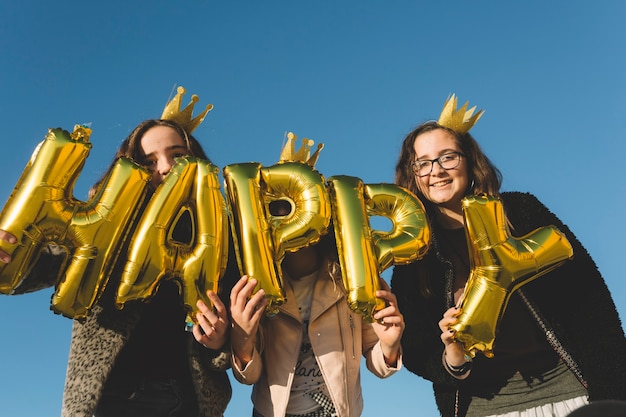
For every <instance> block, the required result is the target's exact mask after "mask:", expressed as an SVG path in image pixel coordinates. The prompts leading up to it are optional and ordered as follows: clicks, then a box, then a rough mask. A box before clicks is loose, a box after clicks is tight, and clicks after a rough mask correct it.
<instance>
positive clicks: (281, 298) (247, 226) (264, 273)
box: [223, 162, 285, 315]
mask: <svg viewBox="0 0 626 417" xmlns="http://www.w3.org/2000/svg"><path fill="white" fill-rule="evenodd" d="M223 173H224V183H225V188H226V193H227V196H228V199H227V200H228V205H229V209H230V210H229V213H230V222H231V228H232V233H231V234H232V238H233V240H234V243H235V251H236V254H237V263H238V265H239V270H240V271H241V273H242V274H244V275H248V277H252V278H254V279H256V280H257V281H258V286H257V288H256V290H255V291H258V290H259V289H261V288H263V290H264V291H265V296H266V298H267V301H268V303H267V307H266V312H267V314H270V315H271V314H276V313H277V312H278V306H280V305H281V304H283V303H284V302H285V293H284V291H283V286H282V282H281V281H280V276H279V273H278V269H277V265H276V264H275V262H274V253H275V250H274V245H273V239H272V234H271V232H270V230H269V229H270V226H269V223H268V221H267V216H266V214H265V204H264V202H263V199H262V198H261V195H262V192H261V164H258V163H255V162H250V163H243V164H232V165H227V166H225V167H224V170H223Z"/></svg>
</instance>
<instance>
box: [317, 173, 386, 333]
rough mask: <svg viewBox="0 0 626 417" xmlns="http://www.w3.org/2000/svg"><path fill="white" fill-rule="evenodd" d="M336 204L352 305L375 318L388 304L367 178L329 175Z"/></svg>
mask: <svg viewBox="0 0 626 417" xmlns="http://www.w3.org/2000/svg"><path fill="white" fill-rule="evenodd" d="M328 188H329V193H330V198H331V204H332V208H333V226H334V228H335V236H336V237H337V250H338V254H339V263H340V264H341V273H342V277H343V282H344V286H345V288H346V290H347V291H348V304H349V305H350V308H351V309H352V310H353V311H355V312H357V313H359V314H362V315H363V316H364V318H365V320H367V321H369V322H371V321H373V318H372V314H373V312H374V311H376V310H381V309H383V308H384V307H385V302H384V301H383V300H381V299H379V298H376V296H375V294H376V291H377V290H379V289H380V284H379V282H378V278H379V275H378V263H377V256H376V250H375V248H374V241H373V239H372V233H371V230H370V227H369V220H368V214H367V210H366V207H365V201H364V194H365V186H364V184H363V181H361V180H360V179H358V178H355V177H349V176H345V175H340V176H333V177H330V178H329V179H328Z"/></svg>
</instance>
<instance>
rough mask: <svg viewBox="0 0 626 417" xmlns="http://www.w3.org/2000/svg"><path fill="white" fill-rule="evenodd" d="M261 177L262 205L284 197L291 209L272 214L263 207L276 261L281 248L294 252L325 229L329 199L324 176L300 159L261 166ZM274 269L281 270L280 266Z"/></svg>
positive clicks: (280, 257) (315, 240) (318, 236)
mask: <svg viewBox="0 0 626 417" xmlns="http://www.w3.org/2000/svg"><path fill="white" fill-rule="evenodd" d="M261 180H262V186H263V189H262V191H263V194H262V198H263V201H264V203H265V205H266V207H267V206H268V205H269V203H271V202H272V201H276V200H287V201H289V202H290V203H291V204H292V210H291V213H289V214H288V215H285V216H273V215H271V213H269V209H268V210H266V212H267V213H268V216H267V219H268V221H269V224H270V235H271V237H272V240H273V247H274V259H275V261H276V263H277V264H278V265H280V263H281V261H282V259H283V257H284V256H285V252H295V251H297V250H298V249H300V248H303V247H305V246H308V245H310V244H312V243H316V242H317V241H319V238H320V236H322V235H323V234H324V233H326V232H327V230H328V226H329V225H330V217H331V215H330V202H329V200H328V194H327V192H326V185H325V184H324V178H323V177H322V176H321V175H320V174H319V173H318V172H317V171H315V170H314V169H313V168H311V167H310V166H309V165H306V164H302V163H300V162H284V163H281V164H278V165H273V166H271V167H268V168H263V169H262V170H261ZM278 271H279V273H281V269H280V267H279V270H278ZM281 277H282V273H281ZM281 281H282V279H281Z"/></svg>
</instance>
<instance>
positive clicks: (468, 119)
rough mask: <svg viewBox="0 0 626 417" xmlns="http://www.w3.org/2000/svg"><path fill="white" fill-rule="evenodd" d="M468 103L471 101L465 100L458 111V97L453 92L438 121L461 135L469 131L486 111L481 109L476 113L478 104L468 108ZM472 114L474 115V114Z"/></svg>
mask: <svg viewBox="0 0 626 417" xmlns="http://www.w3.org/2000/svg"><path fill="white" fill-rule="evenodd" d="M468 103H469V102H465V104H464V105H463V107H461V108H460V109H459V110H458V111H457V110H456V106H457V97H456V96H455V95H454V94H452V95H451V96H449V97H448V99H447V100H446V102H445V104H444V105H443V110H441V115H440V116H439V120H438V121H437V123H439V124H440V125H441V126H445V127H447V128H450V129H452V130H454V131H455V132H457V133H459V134H461V135H464V134H465V133H467V132H469V130H470V129H471V128H472V127H473V126H474V124H475V123H476V122H477V121H478V119H480V116H482V115H483V113H484V112H485V111H484V110H480V111H479V112H478V113H476V114H474V110H476V106H474V107H472V108H471V109H469V110H467V105H468ZM472 114H474V115H473V116H472Z"/></svg>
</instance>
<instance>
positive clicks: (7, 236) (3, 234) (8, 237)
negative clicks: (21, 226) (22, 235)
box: [0, 230, 17, 244]
mask: <svg viewBox="0 0 626 417" xmlns="http://www.w3.org/2000/svg"><path fill="white" fill-rule="evenodd" d="M0 239H2V240H4V241H6V242H9V243H12V244H14V243H17V239H16V238H15V236H13V235H12V234H11V233H9V232H7V231H5V230H0Z"/></svg>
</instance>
